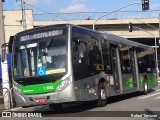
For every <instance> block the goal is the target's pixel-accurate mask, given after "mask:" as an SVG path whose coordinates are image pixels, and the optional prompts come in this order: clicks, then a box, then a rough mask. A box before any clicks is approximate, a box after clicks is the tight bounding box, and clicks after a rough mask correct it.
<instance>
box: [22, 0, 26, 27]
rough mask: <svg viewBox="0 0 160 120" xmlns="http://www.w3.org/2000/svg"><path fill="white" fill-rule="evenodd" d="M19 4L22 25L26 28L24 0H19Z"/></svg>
mask: <svg viewBox="0 0 160 120" xmlns="http://www.w3.org/2000/svg"><path fill="white" fill-rule="evenodd" d="M21 6H22V25H23V30H27V26H26V13H25V1H24V0H21Z"/></svg>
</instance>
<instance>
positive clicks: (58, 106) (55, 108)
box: [49, 104, 62, 110]
mask: <svg viewBox="0 0 160 120" xmlns="http://www.w3.org/2000/svg"><path fill="white" fill-rule="evenodd" d="M49 107H50V108H51V109H52V110H61V108H62V104H49Z"/></svg>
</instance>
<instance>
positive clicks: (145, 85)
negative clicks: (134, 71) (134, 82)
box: [143, 78, 148, 95]
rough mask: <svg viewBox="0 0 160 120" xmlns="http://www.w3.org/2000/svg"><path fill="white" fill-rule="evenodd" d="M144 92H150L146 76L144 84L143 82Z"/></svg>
mask: <svg viewBox="0 0 160 120" xmlns="http://www.w3.org/2000/svg"><path fill="white" fill-rule="evenodd" d="M143 87H144V88H143V94H145V95H146V94H147V93H148V83H147V79H146V78H144V84H143Z"/></svg>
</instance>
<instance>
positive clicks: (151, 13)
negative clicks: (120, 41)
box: [33, 10, 160, 21]
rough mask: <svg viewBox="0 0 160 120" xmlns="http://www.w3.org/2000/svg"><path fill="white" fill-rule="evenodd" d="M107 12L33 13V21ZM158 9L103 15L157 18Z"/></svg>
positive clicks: (124, 17) (58, 19) (60, 19)
mask: <svg viewBox="0 0 160 120" xmlns="http://www.w3.org/2000/svg"><path fill="white" fill-rule="evenodd" d="M105 13H107V12H78V13H48V14H33V19H34V21H64V20H88V19H91V20H95V19H96V18H98V17H99V16H102V15H103V14H105ZM159 13H160V10H155V11H117V12H115V13H113V14H111V15H108V16H106V17H103V18H102V20H106V19H129V18H146V19H147V18H158V17H159Z"/></svg>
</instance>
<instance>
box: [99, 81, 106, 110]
mask: <svg viewBox="0 0 160 120" xmlns="http://www.w3.org/2000/svg"><path fill="white" fill-rule="evenodd" d="M106 104H107V91H106V88H105V83H104V82H100V83H99V85H98V101H97V107H104V106H106Z"/></svg>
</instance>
